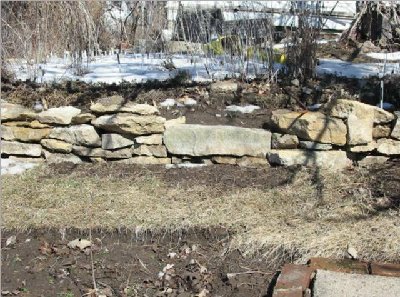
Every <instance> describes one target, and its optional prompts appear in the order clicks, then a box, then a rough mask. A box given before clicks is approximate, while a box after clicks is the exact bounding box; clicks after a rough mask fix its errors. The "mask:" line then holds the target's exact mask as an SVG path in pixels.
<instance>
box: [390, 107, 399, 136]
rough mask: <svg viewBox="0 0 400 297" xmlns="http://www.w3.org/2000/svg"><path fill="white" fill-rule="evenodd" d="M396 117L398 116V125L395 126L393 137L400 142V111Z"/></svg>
mask: <svg viewBox="0 0 400 297" xmlns="http://www.w3.org/2000/svg"><path fill="white" fill-rule="evenodd" d="M396 115H397V120H396V124H395V125H394V128H393V131H392V134H391V136H392V137H393V138H396V139H399V140H400V111H397V112H396Z"/></svg>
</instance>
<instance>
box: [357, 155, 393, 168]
mask: <svg viewBox="0 0 400 297" xmlns="http://www.w3.org/2000/svg"><path fill="white" fill-rule="evenodd" d="M387 160H389V158H388V157H385V156H366V157H365V158H363V159H362V160H360V161H358V166H360V167H369V166H373V165H375V164H383V163H385V162H387Z"/></svg>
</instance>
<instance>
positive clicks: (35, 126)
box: [1, 120, 51, 129]
mask: <svg viewBox="0 0 400 297" xmlns="http://www.w3.org/2000/svg"><path fill="white" fill-rule="evenodd" d="M1 124H2V125H4V126H9V127H26V128H32V129H42V128H50V127H51V126H49V125H47V124H42V123H40V122H39V121H38V120H34V121H32V122H26V121H16V122H5V123H1Z"/></svg>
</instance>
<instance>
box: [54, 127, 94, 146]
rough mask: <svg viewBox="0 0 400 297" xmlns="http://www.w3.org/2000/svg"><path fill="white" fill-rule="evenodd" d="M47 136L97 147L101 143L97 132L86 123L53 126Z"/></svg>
mask: <svg viewBox="0 0 400 297" xmlns="http://www.w3.org/2000/svg"><path fill="white" fill-rule="evenodd" d="M49 138H54V139H58V140H63V141H65V142H69V143H72V144H78V145H85V146H90V147H99V146H100V145H101V139H100V136H99V134H98V133H97V132H96V130H95V129H94V127H93V126H91V125H87V124H82V125H75V126H70V127H65V128H64V127H57V128H54V129H53V130H52V131H51V133H50V135H49Z"/></svg>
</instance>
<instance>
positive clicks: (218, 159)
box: [211, 156, 237, 165]
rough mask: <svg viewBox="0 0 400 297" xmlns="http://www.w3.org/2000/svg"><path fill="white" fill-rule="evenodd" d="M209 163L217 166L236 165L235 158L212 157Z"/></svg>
mask: <svg viewBox="0 0 400 297" xmlns="http://www.w3.org/2000/svg"><path fill="white" fill-rule="evenodd" d="M211 161H212V162H214V163H217V164H228V165H236V162H237V158H234V157H229V156H214V157H212V158H211Z"/></svg>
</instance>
